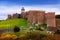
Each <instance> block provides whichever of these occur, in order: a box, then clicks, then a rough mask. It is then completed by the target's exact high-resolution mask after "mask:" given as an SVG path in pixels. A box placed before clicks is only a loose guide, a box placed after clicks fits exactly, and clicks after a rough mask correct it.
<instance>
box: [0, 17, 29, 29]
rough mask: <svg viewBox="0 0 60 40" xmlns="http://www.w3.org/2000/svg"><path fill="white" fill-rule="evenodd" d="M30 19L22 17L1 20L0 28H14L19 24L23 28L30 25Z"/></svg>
mask: <svg viewBox="0 0 60 40" xmlns="http://www.w3.org/2000/svg"><path fill="white" fill-rule="evenodd" d="M27 24H28V21H27V20H25V19H23V18H20V19H9V20H2V21H0V29H13V28H14V26H19V27H21V26H22V28H27V27H28V25H27Z"/></svg>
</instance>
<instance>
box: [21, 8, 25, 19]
mask: <svg viewBox="0 0 60 40" xmlns="http://www.w3.org/2000/svg"><path fill="white" fill-rule="evenodd" d="M24 12H25V9H24V7H22V8H21V17H22V18H24Z"/></svg>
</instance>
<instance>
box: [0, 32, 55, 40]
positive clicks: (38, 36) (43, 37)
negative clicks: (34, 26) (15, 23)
mask: <svg viewBox="0 0 60 40" xmlns="http://www.w3.org/2000/svg"><path fill="white" fill-rule="evenodd" d="M0 39H3V40H55V38H54V36H53V35H51V34H48V33H46V32H44V31H24V32H21V35H19V36H16V35H15V34H11V33H8V34H5V35H1V37H0Z"/></svg>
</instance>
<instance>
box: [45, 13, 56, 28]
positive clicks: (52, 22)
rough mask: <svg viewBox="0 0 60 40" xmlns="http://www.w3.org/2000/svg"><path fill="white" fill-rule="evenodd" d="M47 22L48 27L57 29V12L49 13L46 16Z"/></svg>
mask: <svg viewBox="0 0 60 40" xmlns="http://www.w3.org/2000/svg"><path fill="white" fill-rule="evenodd" d="M46 20H47V21H46V22H47V26H48V27H56V20H55V12H48V13H47V14H46Z"/></svg>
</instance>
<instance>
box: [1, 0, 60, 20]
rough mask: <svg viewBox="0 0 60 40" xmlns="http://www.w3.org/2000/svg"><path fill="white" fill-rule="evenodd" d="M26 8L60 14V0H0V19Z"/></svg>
mask: <svg viewBox="0 0 60 40" xmlns="http://www.w3.org/2000/svg"><path fill="white" fill-rule="evenodd" d="M21 7H25V10H26V11H28V10H44V11H46V12H56V14H60V12H59V11H60V0H0V20H3V19H6V18H7V15H8V14H13V13H20V11H21V10H20V9H21Z"/></svg>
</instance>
